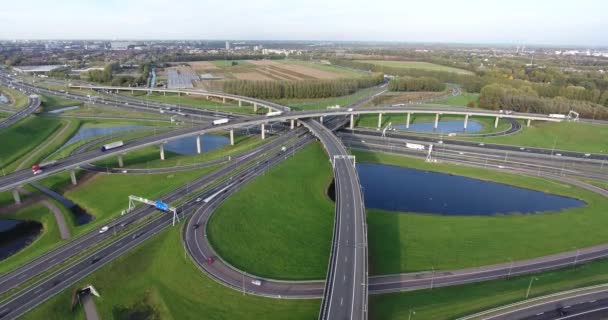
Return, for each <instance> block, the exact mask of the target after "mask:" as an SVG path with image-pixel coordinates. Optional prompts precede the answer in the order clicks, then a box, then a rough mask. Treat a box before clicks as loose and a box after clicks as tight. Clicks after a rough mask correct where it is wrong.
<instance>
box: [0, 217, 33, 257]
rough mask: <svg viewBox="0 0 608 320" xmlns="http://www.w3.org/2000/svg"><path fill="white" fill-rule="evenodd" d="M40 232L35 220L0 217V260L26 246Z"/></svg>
mask: <svg viewBox="0 0 608 320" xmlns="http://www.w3.org/2000/svg"><path fill="white" fill-rule="evenodd" d="M41 232H42V224H40V223H38V222H36V221H22V220H14V219H0V260H4V259H6V258H7V257H9V256H11V255H13V254H15V253H17V252H18V251H19V250H21V249H23V248H25V247H27V246H28V245H29V244H30V243H31V242H32V241H34V240H35V239H36V238H37V237H38V236H39V235H40V233H41Z"/></svg>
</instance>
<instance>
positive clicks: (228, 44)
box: [226, 41, 230, 50]
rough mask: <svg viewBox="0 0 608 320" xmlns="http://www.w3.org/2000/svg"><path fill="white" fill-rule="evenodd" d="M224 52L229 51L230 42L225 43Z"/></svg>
mask: <svg viewBox="0 0 608 320" xmlns="http://www.w3.org/2000/svg"><path fill="white" fill-rule="evenodd" d="M226 50H230V42H228V41H226Z"/></svg>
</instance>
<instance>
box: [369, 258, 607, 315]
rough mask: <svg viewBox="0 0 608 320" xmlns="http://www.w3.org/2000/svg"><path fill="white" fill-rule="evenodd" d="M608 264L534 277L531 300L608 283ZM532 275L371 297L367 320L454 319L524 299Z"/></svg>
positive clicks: (603, 262) (597, 263) (590, 265)
mask: <svg viewBox="0 0 608 320" xmlns="http://www.w3.org/2000/svg"><path fill="white" fill-rule="evenodd" d="M606 268H608V261H607V260H602V261H597V262H592V263H589V264H586V265H579V266H577V267H576V268H566V269H561V270H556V271H551V272H544V273H540V274H535V275H534V277H536V278H537V279H538V280H535V281H534V284H533V286H532V290H531V291H530V297H536V296H542V295H547V294H550V293H555V292H560V291H566V290H571V289H575V288H580V287H585V286H590V285H594V284H600V283H606V282H608V274H607V273H606ZM531 277H532V276H521V277H514V278H511V279H510V280H495V281H488V282H482V283H476V284H469V285H461V286H454V287H447V288H436V289H433V290H419V291H413V292H403V293H394V294H386V295H371V296H370V298H369V305H370V308H369V318H370V319H392V320H407V319H408V317H409V312H410V310H414V312H416V314H415V315H413V316H412V319H415V320H417V319H433V320H435V319H437V320H439V319H455V318H457V317H460V316H465V315H469V314H473V313H476V312H480V311H484V310H488V309H491V308H493V307H498V306H501V305H507V304H510V303H514V302H518V301H522V300H524V297H525V295H526V290H527V288H528V285H529V283H530V278H531Z"/></svg>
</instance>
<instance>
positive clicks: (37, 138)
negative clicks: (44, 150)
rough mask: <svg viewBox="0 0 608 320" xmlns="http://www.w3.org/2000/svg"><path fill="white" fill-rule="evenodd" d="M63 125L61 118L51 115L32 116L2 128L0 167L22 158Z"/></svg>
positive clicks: (0, 134)
mask: <svg viewBox="0 0 608 320" xmlns="http://www.w3.org/2000/svg"><path fill="white" fill-rule="evenodd" d="M60 127H61V120H60V119H58V118H51V117H40V116H30V117H27V118H26V119H24V120H21V121H19V122H18V123H17V124H15V125H12V126H10V127H8V128H4V129H0V137H2V148H0V167H2V168H5V167H7V166H8V165H9V164H11V163H12V162H14V161H16V160H17V159H19V158H21V157H22V156H24V155H25V154H27V153H28V152H30V151H31V150H32V149H34V148H36V147H37V146H38V145H40V144H42V143H43V142H44V141H46V139H47V138H48V137H49V136H51V135H53V133H54V132H55V131H56V130H59V128H60Z"/></svg>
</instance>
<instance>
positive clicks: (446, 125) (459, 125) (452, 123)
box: [393, 119, 483, 134]
mask: <svg viewBox="0 0 608 320" xmlns="http://www.w3.org/2000/svg"><path fill="white" fill-rule="evenodd" d="M434 126H435V121H432V122H414V123H410V128H409V129H406V128H405V124H398V125H393V128H395V129H397V130H408V131H416V132H436V133H445V134H447V133H458V132H467V133H475V132H479V131H481V129H483V125H482V124H481V123H479V122H477V121H475V120H470V119H469V122H468V123H467V130H466V131H465V130H464V119H463V120H445V121H439V123H438V124H437V129H435V128H434Z"/></svg>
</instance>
